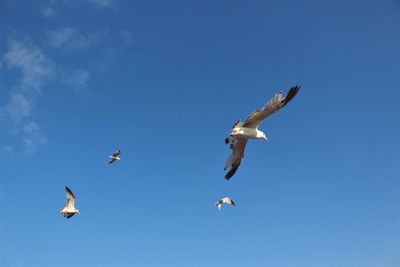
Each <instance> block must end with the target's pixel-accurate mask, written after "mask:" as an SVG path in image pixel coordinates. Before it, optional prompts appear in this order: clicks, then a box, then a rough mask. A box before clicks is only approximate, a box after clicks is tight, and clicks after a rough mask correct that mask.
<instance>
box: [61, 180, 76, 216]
mask: <svg viewBox="0 0 400 267" xmlns="http://www.w3.org/2000/svg"><path fill="white" fill-rule="evenodd" d="M65 191H66V193H67V203H66V204H65V206H64V207H63V208H62V209H61V211H60V214H61V216H63V217H65V218H67V219H69V218H71V217H72V216H74V215H75V214H76V213H78V214H79V210H77V209H75V196H74V194H73V193H72V191H71V189H69V188H68V186H66V187H65Z"/></svg>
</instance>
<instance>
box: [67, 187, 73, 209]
mask: <svg viewBox="0 0 400 267" xmlns="http://www.w3.org/2000/svg"><path fill="white" fill-rule="evenodd" d="M65 191H66V193H67V204H66V205H65V206H66V207H67V208H74V207H75V196H74V193H72V191H71V189H69V188H68V186H66V187H65Z"/></svg>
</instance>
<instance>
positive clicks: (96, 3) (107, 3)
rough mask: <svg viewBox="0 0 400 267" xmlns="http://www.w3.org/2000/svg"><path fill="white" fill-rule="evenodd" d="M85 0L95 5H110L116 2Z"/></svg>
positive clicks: (111, 0) (113, 0) (109, 0)
mask: <svg viewBox="0 0 400 267" xmlns="http://www.w3.org/2000/svg"><path fill="white" fill-rule="evenodd" d="M85 1H86V2H88V3H91V4H93V5H95V6H97V7H111V6H113V5H114V4H115V3H116V2H117V1H116V0H85Z"/></svg>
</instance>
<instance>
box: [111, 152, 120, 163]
mask: <svg viewBox="0 0 400 267" xmlns="http://www.w3.org/2000/svg"><path fill="white" fill-rule="evenodd" d="M120 154H121V150H119V149H117V151H115V152H114V154H112V155H111V156H108V157H109V158H111V160H110V161H109V162H108V163H109V164H111V163H113V162H114V161H116V160H121V158H120V157H119V155H120Z"/></svg>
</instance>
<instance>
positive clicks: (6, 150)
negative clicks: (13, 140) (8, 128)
mask: <svg viewBox="0 0 400 267" xmlns="http://www.w3.org/2000/svg"><path fill="white" fill-rule="evenodd" d="M0 154H2V155H4V156H7V157H12V156H14V146H12V145H5V146H3V147H1V148H0Z"/></svg>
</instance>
